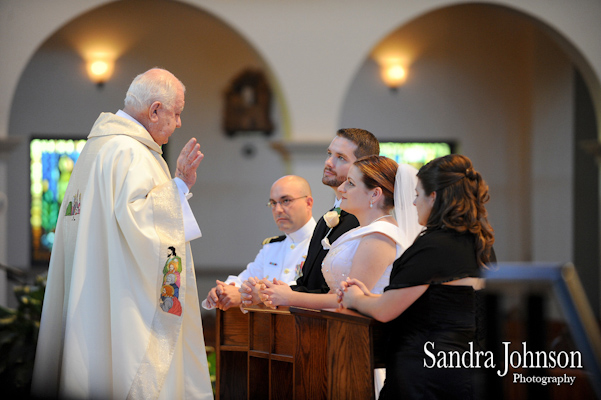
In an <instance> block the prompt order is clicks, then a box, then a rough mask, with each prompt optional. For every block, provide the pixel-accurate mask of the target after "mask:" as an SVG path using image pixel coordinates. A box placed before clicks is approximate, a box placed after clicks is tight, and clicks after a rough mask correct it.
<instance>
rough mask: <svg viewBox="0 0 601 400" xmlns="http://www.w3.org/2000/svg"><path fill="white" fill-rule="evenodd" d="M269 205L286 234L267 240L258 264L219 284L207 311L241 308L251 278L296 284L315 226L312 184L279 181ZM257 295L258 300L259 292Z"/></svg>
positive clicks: (289, 178) (301, 180)
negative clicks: (242, 293)
mask: <svg viewBox="0 0 601 400" xmlns="http://www.w3.org/2000/svg"><path fill="white" fill-rule="evenodd" d="M267 205H268V206H269V207H270V208H271V212H272V214H273V219H274V221H275V223H276V225H277V226H278V229H279V230H280V231H282V232H284V233H285V234H284V235H282V236H275V237H272V238H268V239H265V240H264V241H263V247H262V248H261V250H260V251H259V254H257V257H256V258H255V260H254V261H253V262H251V263H249V264H248V265H247V267H246V269H245V270H244V271H242V272H241V273H240V274H239V275H237V276H234V275H230V276H229V277H228V278H227V280H226V281H225V282H222V281H219V280H218V281H217V285H216V286H215V287H214V288H212V289H211V290H210V291H209V293H208V295H207V298H206V300H204V301H203V304H202V305H203V307H204V308H206V309H212V308H219V309H221V310H224V311H225V310H227V309H229V308H230V307H237V306H239V305H240V301H241V300H240V292H239V288H240V286H241V285H242V283H243V282H244V281H246V280H247V279H250V278H258V279H263V278H266V279H269V280H272V279H274V278H275V279H276V280H277V281H281V282H284V283H286V284H288V285H293V284H295V283H296V279H297V277H298V276H299V275H300V272H301V268H302V265H303V262H304V261H305V257H306V255H307V248H308V247H309V240H310V239H311V235H312V233H313V230H314V229H315V225H316V223H315V219H313V216H312V208H313V197H311V188H310V187H309V183H308V182H307V181H306V180H305V179H304V178H301V177H300V176H294V175H288V176H284V177H282V178H280V179H278V180H277V181H275V183H274V184H273V185H272V186H271V191H270V194H269V202H268V203H267ZM254 295H255V297H256V298H257V299H258V292H255V293H254ZM257 302H258V301H257Z"/></svg>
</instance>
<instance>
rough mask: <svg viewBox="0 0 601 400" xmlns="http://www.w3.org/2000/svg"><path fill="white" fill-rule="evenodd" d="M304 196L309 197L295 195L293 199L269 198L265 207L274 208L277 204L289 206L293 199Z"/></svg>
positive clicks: (284, 206)
mask: <svg viewBox="0 0 601 400" xmlns="http://www.w3.org/2000/svg"><path fill="white" fill-rule="evenodd" d="M305 197H309V196H301V197H297V198H295V199H284V200H280V201H275V200H269V202H267V207H269V208H271V209H273V208H275V207H276V206H277V205H278V204H279V205H281V206H282V207H283V208H286V207H289V206H290V204H291V203H292V202H293V201H294V200H298V199H304V198H305Z"/></svg>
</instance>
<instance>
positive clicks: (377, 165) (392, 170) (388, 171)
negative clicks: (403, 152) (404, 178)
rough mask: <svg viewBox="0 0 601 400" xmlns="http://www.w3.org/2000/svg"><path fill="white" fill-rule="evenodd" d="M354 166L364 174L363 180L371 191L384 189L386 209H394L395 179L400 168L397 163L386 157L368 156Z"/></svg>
mask: <svg viewBox="0 0 601 400" xmlns="http://www.w3.org/2000/svg"><path fill="white" fill-rule="evenodd" d="M353 165H354V166H356V167H357V168H358V169H359V171H361V173H362V174H363V177H362V178H361V180H362V181H363V183H364V184H365V186H366V187H367V188H368V189H369V190H371V189H375V188H377V187H379V188H381V189H382V194H383V195H384V209H386V210H389V209H391V208H392V207H394V179H395V177H396V171H397V169H398V168H399V166H398V164H397V163H396V161H394V160H392V159H390V158H388V157H384V156H366V157H361V158H360V159H358V160H357V161H355V162H354V163H353Z"/></svg>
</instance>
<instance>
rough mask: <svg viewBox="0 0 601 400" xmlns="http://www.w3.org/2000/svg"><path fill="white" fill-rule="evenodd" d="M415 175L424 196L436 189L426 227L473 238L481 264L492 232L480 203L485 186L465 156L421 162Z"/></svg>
mask: <svg viewBox="0 0 601 400" xmlns="http://www.w3.org/2000/svg"><path fill="white" fill-rule="evenodd" d="M417 177H418V179H419V181H420V182H421V184H422V187H423V188H424V192H425V194H426V195H430V194H431V193H432V192H436V200H435V201H434V204H433V206H432V211H431V212H430V217H429V218H428V222H427V224H426V230H427V231H431V230H435V229H453V230H455V231H457V232H460V233H464V232H470V233H472V234H473V235H474V236H475V237H476V253H477V256H478V263H479V264H480V265H481V266H484V265H485V264H488V263H489V261H490V253H491V248H492V245H493V243H494V241H495V238H494V231H493V229H492V227H491V226H490V224H489V223H488V217H487V216H488V213H487V211H486V207H484V205H485V204H486V203H487V202H488V200H489V195H488V185H487V184H486V182H484V179H483V178H482V176H481V175H480V173H479V172H478V171H476V170H475V169H474V167H473V165H472V162H471V161H470V159H469V158H467V157H465V156H462V155H459V154H450V155H448V156H444V157H439V158H435V159H434V160H432V161H430V162H429V163H428V164H426V165H424V166H423V167H422V168H421V169H420V170H419V172H418V173H417Z"/></svg>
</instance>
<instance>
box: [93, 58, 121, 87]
mask: <svg viewBox="0 0 601 400" xmlns="http://www.w3.org/2000/svg"><path fill="white" fill-rule="evenodd" d="M114 66H115V63H114V62H113V61H112V60H109V59H106V58H105V59H102V58H93V59H90V60H88V64H87V70H88V76H89V77H90V80H91V81H92V82H94V83H95V84H96V85H98V86H99V87H102V86H103V85H104V83H105V82H106V81H108V80H109V78H110V77H111V75H112V74H113V68H114Z"/></svg>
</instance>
